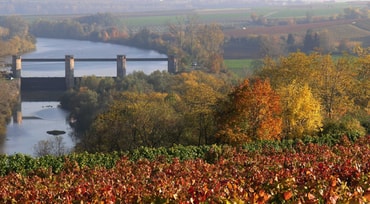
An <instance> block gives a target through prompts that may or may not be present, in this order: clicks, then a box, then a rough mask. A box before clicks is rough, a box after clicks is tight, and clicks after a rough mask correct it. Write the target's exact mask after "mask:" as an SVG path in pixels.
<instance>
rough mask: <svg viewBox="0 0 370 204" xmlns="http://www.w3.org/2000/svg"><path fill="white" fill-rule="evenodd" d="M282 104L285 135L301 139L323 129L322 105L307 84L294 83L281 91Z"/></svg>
mask: <svg viewBox="0 0 370 204" xmlns="http://www.w3.org/2000/svg"><path fill="white" fill-rule="evenodd" d="M279 95H280V97H281V103H282V110H283V111H282V119H283V133H284V134H283V135H284V137H286V138H300V137H302V136H304V135H312V134H316V133H317V132H318V131H319V130H320V128H321V127H322V115H321V105H320V102H319V100H317V99H316V98H315V97H314V96H313V94H312V92H311V89H310V88H309V86H308V85H307V84H304V85H302V84H299V83H297V82H296V81H293V82H292V83H291V84H289V85H288V86H286V87H281V88H280V89H279Z"/></svg>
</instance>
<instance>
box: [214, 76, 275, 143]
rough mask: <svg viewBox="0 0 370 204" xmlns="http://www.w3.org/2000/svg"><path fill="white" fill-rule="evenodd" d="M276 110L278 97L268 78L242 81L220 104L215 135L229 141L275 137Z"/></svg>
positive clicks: (239, 141) (243, 141)
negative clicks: (217, 127)
mask: <svg viewBox="0 0 370 204" xmlns="http://www.w3.org/2000/svg"><path fill="white" fill-rule="evenodd" d="M280 113H281V107H280V98H279V96H278V94H277V93H276V92H275V91H274V90H273V89H272V88H271V86H270V82H269V81H268V80H261V79H256V80H255V81H253V82H251V81H249V80H244V82H243V83H241V84H240V85H239V86H237V87H235V89H234V90H233V91H232V92H231V94H230V95H229V100H228V101H226V102H225V103H224V104H222V105H221V107H220V112H218V118H219V121H218V124H219V131H218V133H217V135H218V137H219V138H220V140H221V141H223V142H226V143H230V144H243V143H245V142H249V141H256V140H273V139H279V137H280V133H281V131H282V120H281V118H280Z"/></svg>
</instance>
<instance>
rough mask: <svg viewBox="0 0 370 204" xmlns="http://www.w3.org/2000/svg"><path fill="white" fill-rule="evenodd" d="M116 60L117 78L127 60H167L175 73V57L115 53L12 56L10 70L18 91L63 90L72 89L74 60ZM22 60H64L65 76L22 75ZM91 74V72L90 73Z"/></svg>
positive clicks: (124, 73)
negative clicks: (80, 56) (128, 55)
mask: <svg viewBox="0 0 370 204" xmlns="http://www.w3.org/2000/svg"><path fill="white" fill-rule="evenodd" d="M114 61H116V62H117V78H123V77H125V76H126V62H127V61H137V62H140V61H167V62H168V68H167V71H168V72H169V73H176V72H177V66H176V59H175V57H174V56H169V57H168V58H126V56H125V55H117V57H116V58H74V57H73V55H65V57H64V58H27V59H22V58H21V56H13V58H12V71H13V75H14V78H16V79H18V80H19V87H20V91H21V92H22V91H65V90H69V89H73V88H74V87H75V85H76V81H78V80H79V79H78V78H76V77H74V68H75V66H74V63H75V62H114ZM23 62H29V63H32V62H65V77H22V75H21V71H22V63H23ZM92 75H93V73H92Z"/></svg>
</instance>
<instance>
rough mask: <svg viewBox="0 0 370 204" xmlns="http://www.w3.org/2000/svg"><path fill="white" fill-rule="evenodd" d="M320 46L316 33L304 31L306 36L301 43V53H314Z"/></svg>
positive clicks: (309, 30) (310, 30)
mask: <svg viewBox="0 0 370 204" xmlns="http://www.w3.org/2000/svg"><path fill="white" fill-rule="evenodd" d="M319 45H320V42H319V36H318V34H317V33H314V32H313V30H312V29H308V30H307V31H306V35H305V37H304V41H303V49H302V50H303V51H304V52H306V53H309V52H311V51H314V49H315V48H318V47H319Z"/></svg>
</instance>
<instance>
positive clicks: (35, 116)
mask: <svg viewBox="0 0 370 204" xmlns="http://www.w3.org/2000/svg"><path fill="white" fill-rule="evenodd" d="M36 48H37V50H36V51H34V52H32V53H28V54H25V55H23V56H22V58H64V56H65V55H73V56H74V57H75V58H116V57H117V55H126V57H127V58H163V57H166V56H165V55H163V54H159V53H158V52H155V51H152V50H142V49H137V48H133V47H127V46H121V45H114V44H109V43H99V42H90V41H78V40H64V39H62V40H61V39H47V38H38V39H37V44H36ZM126 69H127V71H126V73H127V74H129V73H132V72H134V71H143V72H144V73H146V74H150V73H152V72H153V71H155V70H167V62H127V64H126ZM64 74H65V71H64V62H62V63H59V62H56V63H54V62H32V63H28V62H23V63H22V77H61V76H64ZM74 75H75V76H76V77H80V76H86V75H95V76H116V62H75V71H74ZM20 110H21V115H22V118H23V119H22V120H21V121H17V119H16V118H17V117H13V118H12V120H11V122H10V123H9V124H8V126H7V134H6V137H5V141H4V142H0V145H1V146H0V153H2V154H8V155H10V154H15V153H22V154H27V155H31V156H35V147H36V146H37V144H38V143H39V142H40V141H46V140H50V139H51V140H52V139H53V137H54V136H52V135H49V134H47V131H50V130H61V131H65V132H66V134H63V135H61V137H62V138H63V143H64V146H65V147H66V148H68V149H72V148H73V147H74V145H75V140H74V139H73V137H72V136H71V135H72V134H71V133H72V129H71V128H70V127H69V125H68V122H67V121H66V117H67V115H68V113H67V112H65V111H63V110H62V109H60V108H59V102H58V101H43V102H21V104H20ZM15 115H16V114H15ZM18 115H19V113H18ZM18 118H19V117H18Z"/></svg>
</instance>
